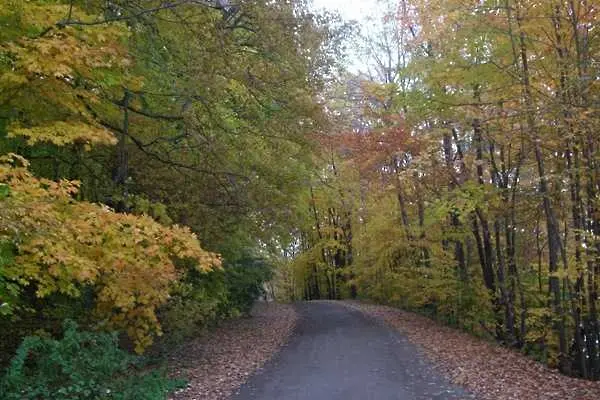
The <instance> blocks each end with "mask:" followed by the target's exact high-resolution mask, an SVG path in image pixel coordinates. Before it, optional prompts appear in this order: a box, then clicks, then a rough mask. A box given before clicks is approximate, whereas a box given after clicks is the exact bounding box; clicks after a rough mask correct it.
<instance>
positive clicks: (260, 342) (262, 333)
mask: <svg viewBox="0 0 600 400" xmlns="http://www.w3.org/2000/svg"><path fill="white" fill-rule="evenodd" d="M296 320H297V315H296V312H295V310H294V307H293V306H292V305H285V304H274V303H257V304H256V306H255V307H254V309H253V311H252V314H251V317H249V318H248V317H246V318H238V319H234V320H231V321H227V322H225V323H223V324H222V325H220V326H219V327H217V328H216V329H214V330H212V331H210V332H209V333H208V334H206V335H204V336H202V337H199V338H198V339H195V340H193V341H191V342H189V343H187V344H185V345H183V346H181V347H180V348H179V349H178V350H177V351H175V352H174V353H173V354H171V355H170V356H169V360H168V361H169V362H168V364H169V370H170V374H171V376H172V377H174V378H184V379H186V380H187V381H188V385H187V387H186V388H184V389H181V390H179V391H177V392H175V393H174V394H173V395H172V396H171V399H172V400H224V399H228V398H229V397H230V396H231V394H232V393H233V392H234V391H235V390H236V389H237V388H238V387H239V386H240V385H242V384H243V383H244V382H245V381H246V380H247V379H248V377H249V376H251V375H252V374H253V373H255V372H257V371H258V370H260V369H261V367H262V366H263V365H264V364H265V362H266V361H268V360H269V359H270V358H271V357H272V356H273V355H274V354H275V353H276V352H277V351H278V350H279V349H280V347H281V346H282V345H284V344H285V343H286V342H287V340H288V338H289V336H290V335H291V334H292V332H293V330H294V326H295V324H296Z"/></svg>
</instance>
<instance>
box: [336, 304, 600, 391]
mask: <svg viewBox="0 0 600 400" xmlns="http://www.w3.org/2000/svg"><path fill="white" fill-rule="evenodd" d="M341 303H342V304H344V305H346V306H347V307H351V308H353V309H357V310H360V311H362V312H363V313H365V314H367V315H369V316H371V317H375V318H377V319H380V320H383V321H384V322H385V323H386V324H388V325H389V326H391V327H393V328H395V329H397V330H398V331H399V332H400V333H402V334H404V335H405V336H406V337H407V338H408V339H409V340H410V341H411V342H412V343H414V344H416V345H418V346H420V347H421V348H422V349H423V351H424V352H425V354H426V355H427V357H428V358H430V359H431V361H433V362H434V364H435V365H436V368H437V369H438V370H439V371H440V372H441V373H443V374H444V375H446V376H447V377H448V378H449V379H450V380H451V381H452V382H454V383H455V384H457V385H461V386H463V387H465V388H467V389H468V390H470V391H471V392H473V393H475V394H476V395H477V398H479V399H482V400H517V399H518V400H529V399H531V400H534V399H544V400H598V399H600V382H591V381H586V380H582V379H576V378H571V377H568V376H565V375H562V374H560V373H559V372H558V371H556V370H553V369H550V368H547V367H546V366H544V365H542V364H541V363H538V362H536V361H534V360H532V359H530V358H527V357H526V356H524V355H523V354H521V353H519V352H517V351H514V350H511V349H507V348H504V347H501V346H499V345H497V344H495V343H491V342H488V341H485V340H482V339H479V338H476V337H474V336H472V335H469V334H468V333H465V332H461V331H459V330H457V329H453V328H450V327H447V326H444V325H441V324H439V323H436V322H435V321H433V320H431V319H429V318H426V317H424V316H420V315H417V314H414V313H410V312H406V311H402V310H399V309H397V308H393V307H387V306H382V305H373V304H367V303H362V302H356V301H343V302H341Z"/></svg>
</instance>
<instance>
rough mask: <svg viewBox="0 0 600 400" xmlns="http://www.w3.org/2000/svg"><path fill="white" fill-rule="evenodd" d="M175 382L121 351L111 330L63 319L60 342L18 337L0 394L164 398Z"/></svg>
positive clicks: (6, 398)
mask: <svg viewBox="0 0 600 400" xmlns="http://www.w3.org/2000/svg"><path fill="white" fill-rule="evenodd" d="M180 383H181V382H176V381H172V380H169V379H168V378H166V376H165V374H164V372H163V371H159V370H150V369H147V368H145V367H144V365H143V364H142V359H141V358H140V357H137V356H133V355H131V354H129V353H127V352H125V351H123V350H121V349H120V348H119V345H118V338H117V335H116V334H115V333H113V334H108V333H95V332H81V331H78V330H77V325H76V324H75V323H74V322H73V321H70V320H67V321H65V323H64V336H63V338H62V339H60V340H55V339H51V338H42V337H39V336H29V337H26V338H25V339H24V340H23V342H22V344H21V346H20V347H19V348H18V350H17V353H16V355H15V357H14V358H13V359H12V361H11V363H10V365H9V367H8V369H7V371H6V373H5V375H4V376H3V377H2V380H1V381H0V398H1V399H3V400H45V399H52V400H76V399H77V400H109V399H110V400H163V399H166V398H167V394H168V393H169V392H170V391H172V390H173V389H175V388H177V386H178V385H179V384H180Z"/></svg>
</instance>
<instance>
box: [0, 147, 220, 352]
mask: <svg viewBox="0 0 600 400" xmlns="http://www.w3.org/2000/svg"><path fill="white" fill-rule="evenodd" d="M0 183H1V184H4V185H7V186H8V188H9V194H8V195H7V196H4V197H3V198H0V241H11V242H13V243H14V244H15V245H16V248H17V252H18V253H17V257H16V260H15V263H14V264H13V265H11V266H8V267H7V268H5V269H4V270H3V273H4V274H5V278H6V279H8V280H11V281H14V282H18V283H19V284H20V285H23V286H27V285H35V288H36V294H37V296H38V297H40V298H43V297H45V296H48V295H51V294H53V293H63V294H66V295H69V296H74V297H76V296H78V295H79V294H80V289H81V288H82V287H83V286H91V287H93V288H94V290H95V293H96V311H95V315H96V317H97V319H98V320H99V322H100V324H101V325H102V326H106V327H107V328H111V329H126V330H127V333H128V334H129V336H130V337H131V338H132V339H133V341H134V342H135V344H136V351H138V352H141V351H143V350H144V349H145V348H146V347H147V346H148V345H149V344H151V343H152V337H153V336H155V335H160V334H161V330H160V324H159V322H158V319H157V317H156V309H157V308H158V307H159V306H161V305H162V304H164V303H165V302H166V301H167V299H168V298H169V291H170V288H172V285H173V283H174V282H176V281H177V280H178V279H179V277H181V276H182V274H183V273H184V271H181V270H179V269H178V268H177V266H176V264H175V260H177V259H193V260H194V261H195V264H196V268H197V269H198V270H199V271H201V272H207V271H210V270H211V269H213V268H219V267H220V265H221V260H220V257H219V256H218V255H217V254H214V253H210V252H207V251H205V250H203V249H202V248H201V247H200V243H199V241H198V240H197V238H196V236H195V235H194V234H193V233H192V232H191V231H190V230H189V229H188V228H186V227H180V226H171V227H167V226H163V225H161V224H159V223H157V222H155V221H154V220H153V219H152V218H150V217H147V216H134V215H129V214H118V213H115V212H113V211H112V210H110V209H109V208H107V207H103V206H101V205H98V204H93V203H88V202H78V201H75V200H74V199H73V195H74V194H75V193H77V190H78V183H77V182H70V181H60V182H54V181H50V180H46V179H39V178H36V177H34V176H33V175H32V174H31V173H30V172H29V171H28V170H27V161H26V160H25V159H23V158H22V157H20V156H17V155H14V154H13V155H9V156H4V157H0Z"/></svg>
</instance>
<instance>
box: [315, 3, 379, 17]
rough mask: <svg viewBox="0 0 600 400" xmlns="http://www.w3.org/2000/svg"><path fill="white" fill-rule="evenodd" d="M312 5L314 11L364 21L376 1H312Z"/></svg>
mask: <svg viewBox="0 0 600 400" xmlns="http://www.w3.org/2000/svg"><path fill="white" fill-rule="evenodd" d="M313 4H314V7H315V8H316V9H319V8H326V9H328V10H332V11H338V12H339V13H340V14H341V15H342V17H344V19H355V20H357V21H364V18H365V17H366V16H367V15H369V14H371V10H372V9H373V7H374V6H375V4H377V0H313Z"/></svg>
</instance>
